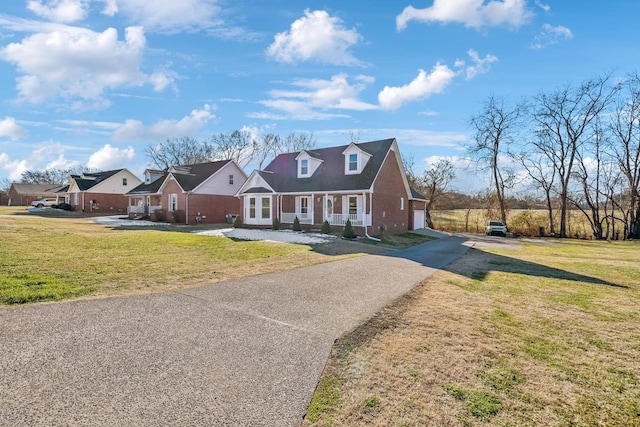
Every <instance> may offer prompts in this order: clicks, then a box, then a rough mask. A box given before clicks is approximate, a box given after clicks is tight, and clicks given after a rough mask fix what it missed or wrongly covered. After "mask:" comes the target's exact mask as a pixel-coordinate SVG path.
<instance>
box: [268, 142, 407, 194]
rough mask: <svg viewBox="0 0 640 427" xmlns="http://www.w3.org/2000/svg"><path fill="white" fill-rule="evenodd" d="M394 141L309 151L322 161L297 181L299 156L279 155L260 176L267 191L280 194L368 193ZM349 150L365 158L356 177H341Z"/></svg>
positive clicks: (294, 154)
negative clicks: (351, 149)
mask: <svg viewBox="0 0 640 427" xmlns="http://www.w3.org/2000/svg"><path fill="white" fill-rule="evenodd" d="M394 142H395V139H393V138H391V139H384V140H380V141H371V142H363V143H358V144H355V143H352V144H349V145H342V146H338V147H329V148H321V149H316V150H313V152H314V154H315V155H316V156H317V157H316V158H321V159H322V160H323V162H322V163H321V164H320V165H319V166H318V168H317V169H316V171H315V173H314V174H313V175H312V176H310V177H308V178H300V179H299V178H298V176H297V174H298V168H297V160H296V158H297V157H298V156H299V155H300V153H297V152H296V153H286V154H280V155H278V156H277V157H276V158H275V159H273V161H272V162H271V163H269V165H267V167H266V168H265V169H264V171H263V172H261V174H260V175H261V177H262V178H263V179H264V180H265V181H266V182H267V183H268V184H269V186H270V187H271V188H273V189H274V190H275V191H277V192H282V193H296V192H300V193H302V192H309V191H318V192H320V191H357V190H360V191H364V190H369V189H370V188H371V187H372V185H373V182H374V181H375V178H376V176H377V175H378V172H379V170H380V168H381V166H382V164H383V162H384V160H385V158H386V156H387V153H388V152H389V150H390V149H391V147H392V145H393V144H394ZM350 147H355V148H357V149H358V150H360V152H361V153H366V155H367V157H368V158H369V160H368V161H367V162H366V165H364V167H363V168H362V170H361V172H360V173H359V174H353V175H347V174H345V158H344V154H343V153H344V152H345V150H348V149H350ZM264 172H268V173H264Z"/></svg>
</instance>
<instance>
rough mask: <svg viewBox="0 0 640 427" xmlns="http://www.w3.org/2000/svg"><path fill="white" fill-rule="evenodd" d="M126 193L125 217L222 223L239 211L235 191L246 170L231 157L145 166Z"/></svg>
mask: <svg viewBox="0 0 640 427" xmlns="http://www.w3.org/2000/svg"><path fill="white" fill-rule="evenodd" d="M144 175H145V181H144V183H142V184H141V185H139V186H138V187H136V188H134V189H132V190H131V191H129V193H127V196H128V197H129V208H128V212H129V217H131V218H143V217H149V218H150V219H152V220H158V221H170V222H178V223H182V224H197V223H200V222H202V223H209V224H214V223H223V222H226V221H228V219H229V217H230V216H231V215H233V216H236V215H239V214H240V209H241V205H240V202H239V200H238V198H237V197H235V194H236V192H237V191H238V189H239V188H240V186H241V185H242V184H243V183H244V181H245V179H247V174H246V173H244V171H243V170H242V168H241V167H240V166H238V164H237V163H236V162H235V161H233V160H221V161H217V162H208V163H198V164H193V165H182V166H172V167H170V168H169V169H167V170H165V171H158V170H152V169H147V170H146V171H145V173H144Z"/></svg>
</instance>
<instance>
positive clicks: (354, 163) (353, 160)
mask: <svg viewBox="0 0 640 427" xmlns="http://www.w3.org/2000/svg"><path fill="white" fill-rule="evenodd" d="M357 170H358V155H357V154H355V153H354V154H349V172H355V171H357Z"/></svg>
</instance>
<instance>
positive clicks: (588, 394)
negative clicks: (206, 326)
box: [303, 241, 640, 427]
mask: <svg viewBox="0 0 640 427" xmlns="http://www.w3.org/2000/svg"><path fill="white" fill-rule="evenodd" d="M636 253H637V247H636V245H635V244H632V243H627V242H619V243H613V244H612V243H606V242H575V241H572V242H568V243H566V244H564V242H563V244H562V245H557V246H542V245H525V246H524V248H523V249H522V250H518V251H511V252H507V251H500V252H498V251H494V252H492V253H489V252H481V251H477V250H471V251H470V252H469V253H468V254H467V255H466V256H465V257H464V258H462V259H461V260H459V261H458V262H456V263H454V264H452V265H451V266H449V267H448V268H447V271H441V272H439V273H437V274H436V275H435V276H434V277H432V278H430V279H428V280H427V281H425V282H424V283H422V284H421V285H419V286H418V287H417V288H415V289H414V290H413V291H412V292H410V293H409V294H408V295H406V296H404V297H402V298H400V299H399V300H397V301H396V302H395V303H393V304H392V305H391V306H389V307H387V308H386V309H385V310H383V311H382V312H380V313H379V314H378V315H377V316H375V317H374V318H373V319H371V321H370V322H368V323H367V324H365V325H364V326H362V327H361V328H359V329H357V330H356V331H354V332H353V333H351V334H349V335H348V336H345V337H343V338H341V339H340V340H339V342H338V343H337V344H336V346H335V347H334V350H333V353H332V356H331V360H330V362H329V364H328V366H327V368H326V370H325V373H324V375H323V381H333V382H334V384H338V386H337V387H336V390H335V392H337V393H338V394H339V398H338V399H334V400H337V401H338V403H336V405H335V406H334V407H333V408H332V409H331V410H328V411H327V413H329V414H330V415H329V416H326V417H318V418H317V419H316V420H315V421H314V422H312V420H309V419H306V420H305V421H304V423H303V425H305V426H309V425H319V426H342V425H349V426H353V425H367V426H369V425H371V426H443V425H450V426H601V425H606V426H621V427H622V426H625V427H626V426H640V363H638V361H639V360H640V344H638V343H639V342H640V277H639V276H638V273H637V271H636V270H634V269H632V268H630V266H631V265H632V264H633V263H635V262H636V258H637V256H636ZM600 255H602V256H600ZM372 396H374V397H376V399H377V404H376V405H375V406H376V408H375V411H372V410H370V408H369V407H368V405H367V402H368V400H367V399H370V398H371V397H372Z"/></svg>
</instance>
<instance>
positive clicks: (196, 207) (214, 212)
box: [188, 194, 242, 224]
mask: <svg viewBox="0 0 640 427" xmlns="http://www.w3.org/2000/svg"><path fill="white" fill-rule="evenodd" d="M198 213H199V216H200V218H201V222H202V223H204V224H220V223H224V222H227V214H233V215H240V214H241V213H242V202H241V200H240V199H238V198H236V197H235V196H217V195H206V194H190V195H189V218H188V220H189V224H196V223H197V221H196V217H197V216H198Z"/></svg>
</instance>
